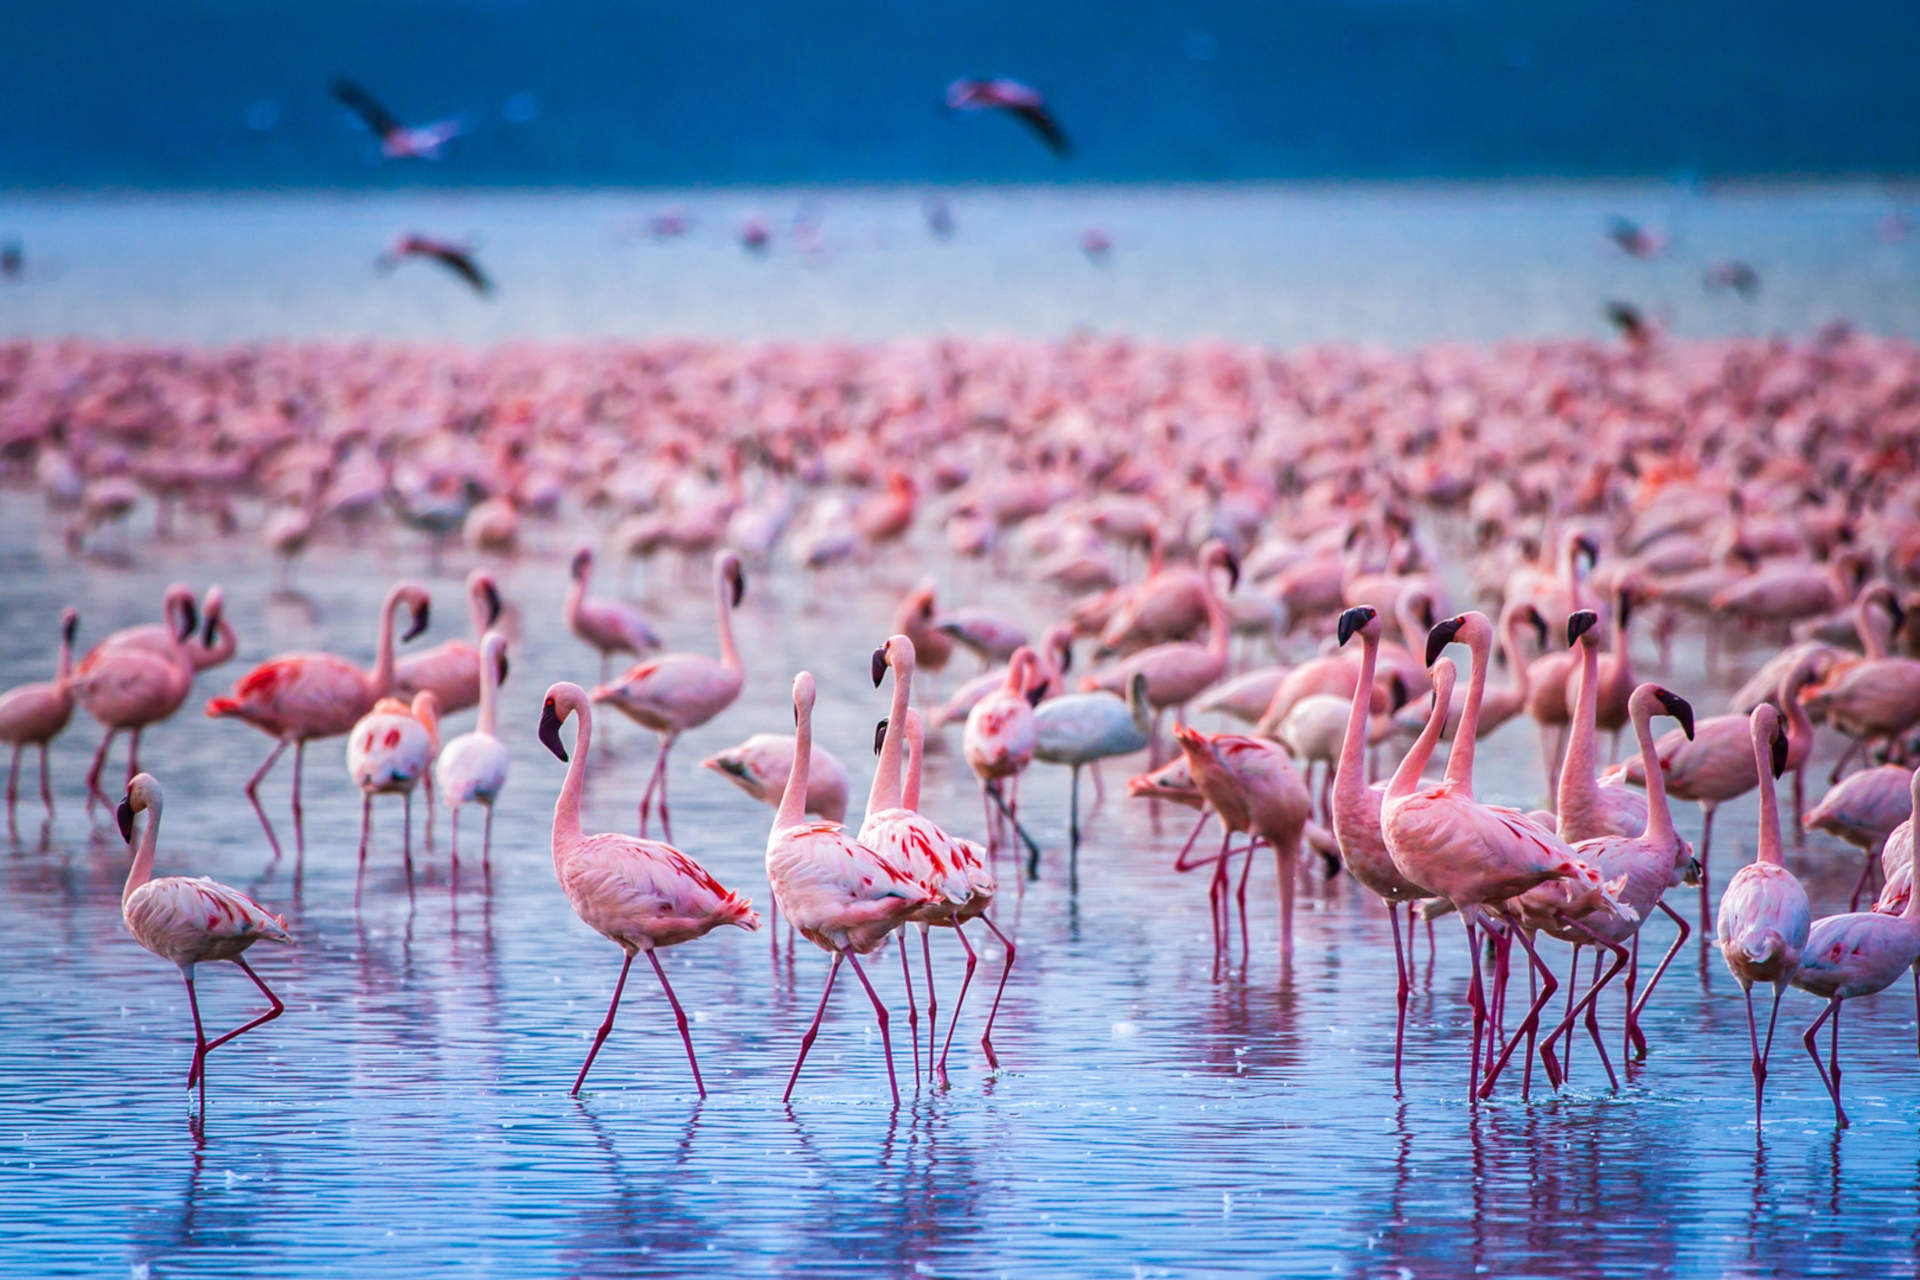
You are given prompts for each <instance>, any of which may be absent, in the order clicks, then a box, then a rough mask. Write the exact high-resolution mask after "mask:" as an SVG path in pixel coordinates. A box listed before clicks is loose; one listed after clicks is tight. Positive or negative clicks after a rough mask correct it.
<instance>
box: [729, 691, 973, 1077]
mask: <svg viewBox="0 0 1920 1280" xmlns="http://www.w3.org/2000/svg"><path fill="white" fill-rule="evenodd" d="M814 696H815V694H814V686H813V674H812V673H811V672H808V671H802V672H800V673H799V674H798V675H796V676H794V678H793V713H794V741H795V745H794V750H793V761H794V766H793V771H792V772H791V773H789V774H788V775H787V789H786V791H785V792H784V793H783V794H782V795H781V797H780V809H779V811H778V812H777V813H776V814H775V815H774V819H773V830H772V831H771V832H770V833H769V834H768V836H767V879H768V881H769V882H770V883H771V884H772V886H773V898H774V901H775V902H777V903H779V904H780V910H781V911H782V912H784V913H785V914H786V917H787V919H788V920H789V921H790V922H791V923H792V924H793V925H794V927H795V928H797V929H799V930H800V933H801V936H803V937H805V938H806V939H807V941H809V942H811V943H813V944H814V945H815V946H817V947H819V948H820V949H821V950H823V951H826V952H828V953H829V954H831V955H832V956H833V964H832V965H831V966H830V967H829V968H828V969H827V985H826V988H825V989H824V990H822V991H821V993H820V1007H819V1008H818V1009H816V1010H814V1014H813V1022H812V1024H811V1025H809V1026H808V1027H807V1030H806V1034H805V1035H803V1036H801V1037H800V1055H799V1057H797V1058H795V1059H794V1063H793V1074H792V1075H790V1076H788V1077H787V1088H786V1092H785V1093H783V1094H781V1096H780V1100H781V1101H782V1102H786V1101H788V1100H789V1099H791V1098H792V1097H793V1086H794V1084H795V1082H796V1081H798V1080H799V1079H800V1068H801V1067H802V1066H803V1065H804V1064H805V1063H806V1060H807V1051H808V1050H809V1049H811V1048H812V1047H813V1041H814V1038H815V1037H816V1036H818V1035H819V1034H820V1019H821V1018H822V1017H824V1016H825V1014H826V1012H827V997H828V996H830V995H832V994H833V980H834V977H835V975H837V974H838V973H839V972H840V962H841V961H843V960H846V961H850V962H852V964H853V971H854V973H855V975H857V976H858V977H859V979H860V985H861V986H863V987H865V988H866V991H867V999H868V1000H870V1001H872V1003H873V1012H874V1017H875V1019H876V1021H877V1022H878V1023H879V1027H880V1047H881V1051H882V1052H883V1053H884V1054H885V1055H886V1059H887V1084H888V1086H889V1087H890V1088H891V1089H892V1091H893V1103H894V1105H895V1106H896V1107H897V1106H899V1105H900V1082H899V1080H898V1078H897V1077H895V1075H894V1071H893V1040H892V1038H891V1036H890V1034H889V1033H888V1030H887V1006H886V1005H884V1004H882V1003H881V1002H880V993H879V992H877V991H875V990H874V989H873V983H871V982H870V981H868V980H867V973H866V970H865V969H862V968H861V967H860V957H861V956H863V955H867V954H870V953H871V952H873V951H876V950H878V949H879V948H880V947H882V946H884V945H885V944H886V940H887V936H888V935H889V934H891V933H893V932H894V931H895V930H897V929H899V928H900V927H901V926H902V925H904V924H906V923H907V921H909V920H911V919H912V918H913V917H914V915H915V914H916V913H918V912H919V911H921V910H922V909H923V908H926V907H929V906H932V905H933V904H934V903H935V902H937V901H939V900H940V895H939V894H938V893H937V892H936V891H935V890H933V889H931V888H929V887H928V886H926V885H923V884H921V883H920V882H919V881H917V880H915V879H914V878H913V876H912V875H910V874H909V873H908V872H907V870H906V869H905V868H903V867H901V866H899V865H898V864H896V863H895V862H893V861H892V860H891V859H888V858H885V857H882V856H881V855H880V854H878V853H876V852H875V851H874V850H872V849H869V848H868V847H867V846H865V845H863V844H861V843H860V842H859V841H857V840H855V839H853V838H852V837H851V836H849V835H848V834H847V829H846V828H845V827H843V826H841V825H840V824H839V823H837V822H827V821H824V820H819V819H816V820H814V821H811V822H809V821H808V820H807V815H806V796H807V771H808V768H809V762H810V761H811V760H812V757H813V750H812V748H813V703H814ZM915 1074H916V1076H917V1075H918V1065H917V1064H916V1066H915Z"/></svg>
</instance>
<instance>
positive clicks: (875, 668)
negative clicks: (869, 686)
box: [867, 645, 887, 689]
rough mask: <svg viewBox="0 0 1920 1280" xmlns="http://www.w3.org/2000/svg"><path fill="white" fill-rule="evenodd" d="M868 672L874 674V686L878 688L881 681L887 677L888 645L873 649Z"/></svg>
mask: <svg viewBox="0 0 1920 1280" xmlns="http://www.w3.org/2000/svg"><path fill="white" fill-rule="evenodd" d="M867 668H868V673H869V674H870V675H872V676H873V687H874V688H876V689H878V688H879V687H880V682H881V681H882V680H885V679H886V678H887V646H885V645H881V646H880V647H879V648H878V649H875V650H874V651H873V657H872V659H871V660H870V661H869V662H868V663H867Z"/></svg>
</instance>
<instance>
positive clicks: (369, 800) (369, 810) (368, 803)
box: [353, 795, 373, 911]
mask: <svg viewBox="0 0 1920 1280" xmlns="http://www.w3.org/2000/svg"><path fill="white" fill-rule="evenodd" d="M372 835H373V797H372V796H370V795H362V796H361V797H360V862H359V865H358V866H357V867H355V868H354V872H353V909H354V910H355V911H358V910H359V909H360V882H361V881H362V880H364V879H366V875H367V841H368V840H369V839H370V838H371V837H372Z"/></svg>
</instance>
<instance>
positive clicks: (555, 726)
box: [540, 698, 567, 760]
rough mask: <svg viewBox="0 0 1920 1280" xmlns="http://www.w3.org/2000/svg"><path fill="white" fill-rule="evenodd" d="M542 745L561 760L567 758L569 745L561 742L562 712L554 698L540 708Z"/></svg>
mask: <svg viewBox="0 0 1920 1280" xmlns="http://www.w3.org/2000/svg"><path fill="white" fill-rule="evenodd" d="M540 743H541V745H542V746H544V747H546V749H547V750H549V751H551V752H553V754H554V755H556V756H558V757H560V759H562V760H565V759H566V758H567V744H566V743H564V742H562V741H560V712H559V710H558V709H557V708H555V707H554V705H553V699H552V698H548V699H547V703H546V705H545V706H543V707H541V708H540Z"/></svg>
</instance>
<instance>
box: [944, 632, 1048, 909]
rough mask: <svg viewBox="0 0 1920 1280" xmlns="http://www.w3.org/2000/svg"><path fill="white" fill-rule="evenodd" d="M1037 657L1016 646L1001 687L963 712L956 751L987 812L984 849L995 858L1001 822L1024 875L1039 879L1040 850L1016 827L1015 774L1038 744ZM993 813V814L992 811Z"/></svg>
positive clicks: (1017, 795)
mask: <svg viewBox="0 0 1920 1280" xmlns="http://www.w3.org/2000/svg"><path fill="white" fill-rule="evenodd" d="M1039 661H1040V659H1039V656H1038V655H1037V654H1035V653H1034V651H1033V650H1031V649H1029V648H1027V647H1026V646H1025V645H1021V646H1020V647H1019V648H1018V649H1016V650H1014V654H1013V659H1012V661H1010V662H1009V663H1008V664H1007V679H1006V683H1005V684H1003V685H1001V686H1000V688H998V689H997V690H995V691H994V692H992V693H990V694H988V695H987V696H986V697H984V698H982V699H980V701H979V702H977V703H975V704H974V707H973V710H971V711H969V712H967V727H966V731H965V733H964V734H963V735H962V736H961V744H960V745H961V751H962V752H963V753H964V754H965V755H966V758H967V764H968V766H969V767H971V768H972V769H973V774H974V777H976V778H978V779H979V780H980V791H981V796H982V803H983V804H984V805H985V807H986V813H987V850H988V852H989V854H997V853H998V852H999V849H1000V831H1001V827H1002V825H1003V824H1002V823H1001V821H1000V819H1001V818H1002V817H1004V818H1005V819H1006V820H1007V821H1008V822H1011V823H1012V824H1013V829H1014V831H1015V832H1016V833H1017V834H1018V835H1019V837H1020V838H1021V839H1022V840H1023V841H1025V842H1026V845H1027V850H1028V860H1027V876H1028V878H1029V879H1031V878H1034V877H1036V876H1038V875H1039V874H1040V846H1039V845H1037V844H1035V843H1034V842H1033V838H1032V837H1031V836H1029V835H1028V834H1027V833H1026V830H1025V828H1023V827H1022V826H1021V825H1020V816H1019V815H1020V792H1019V786H1020V775H1021V773H1023V772H1024V771H1025V770H1026V767H1027V766H1028V765H1029V764H1031V763H1032V762H1033V752H1034V748H1035V747H1036V746H1037V745H1039V730H1038V729H1036V728H1035V727H1034V720H1033V704H1034V702H1035V701H1036V699H1035V697H1034V696H1033V695H1034V692H1035V691H1034V690H1033V689H1032V688H1031V681H1032V678H1033V672H1034V669H1035V668H1036V667H1037V666H1038V665H1039ZM996 807H997V808H998V809H999V811H1000V812H999V813H998V814H996V813H995V812H994V810H995V808H996Z"/></svg>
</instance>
